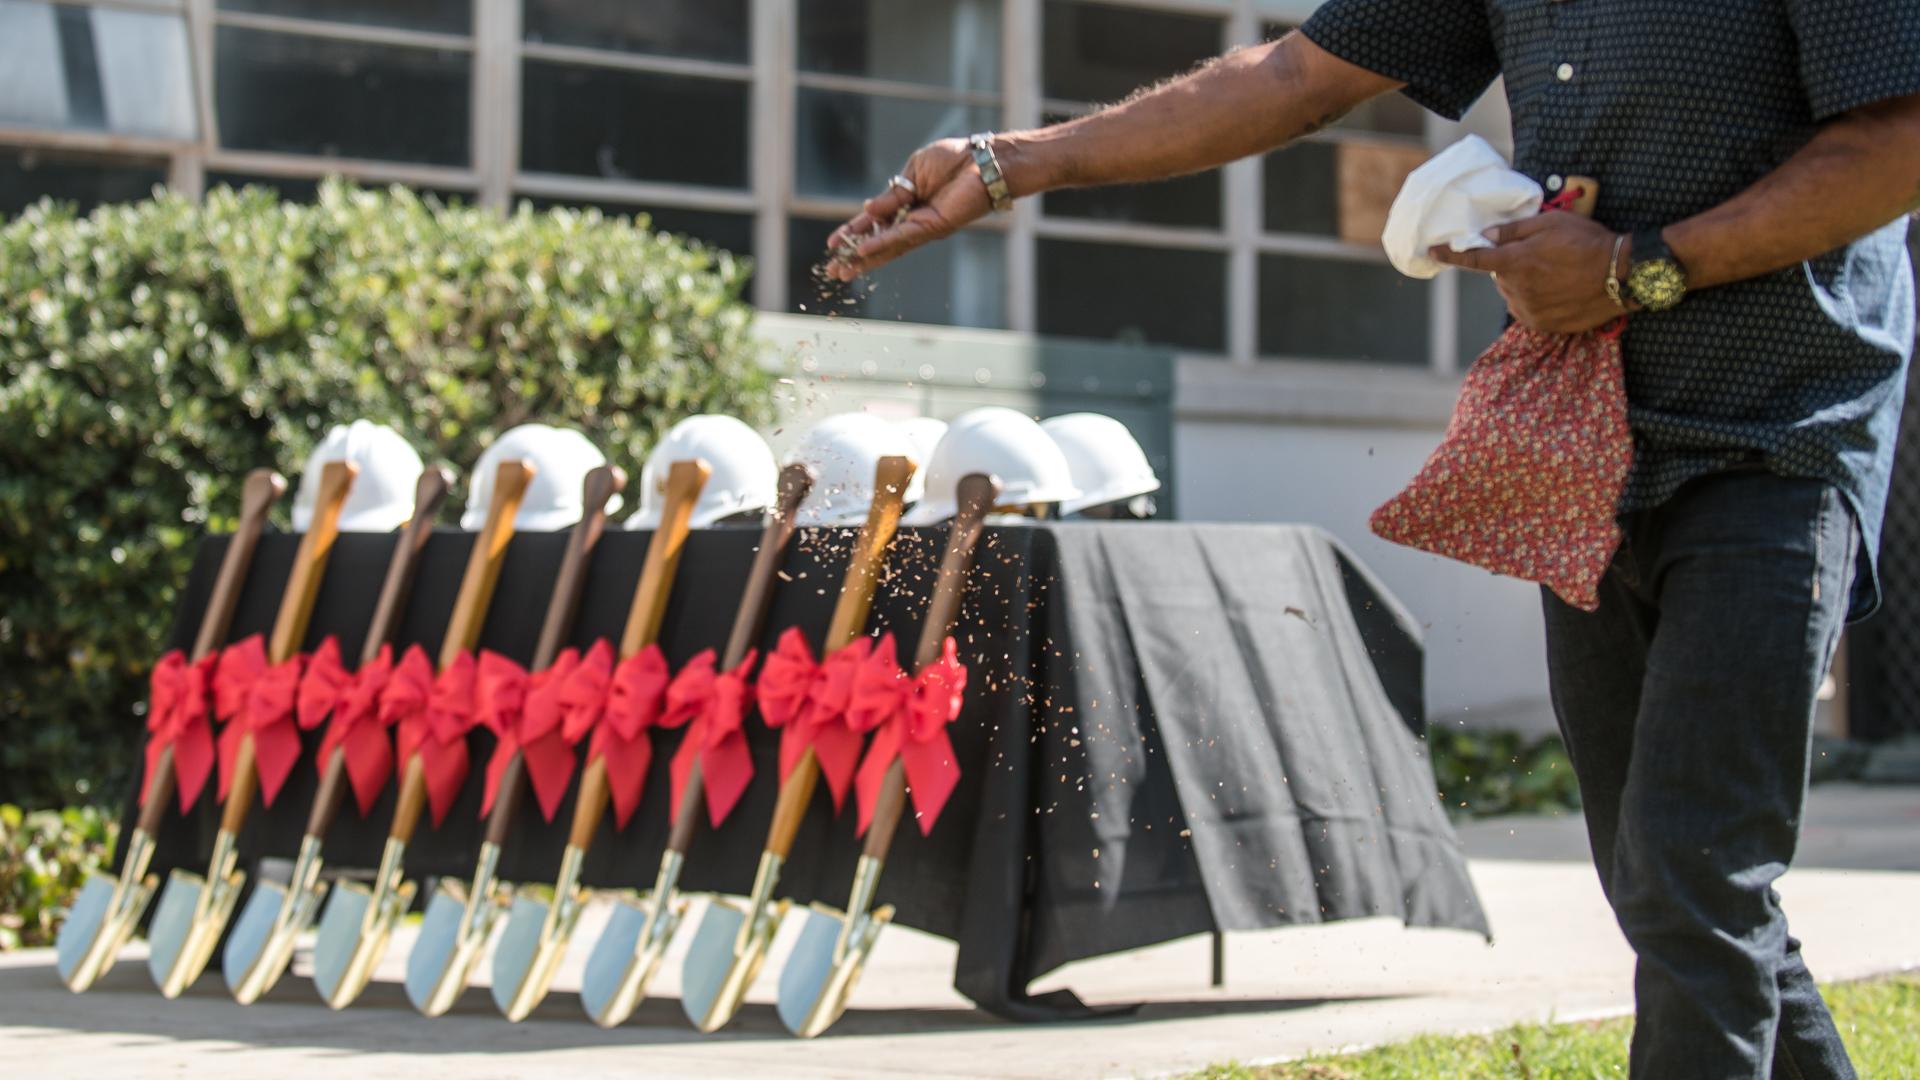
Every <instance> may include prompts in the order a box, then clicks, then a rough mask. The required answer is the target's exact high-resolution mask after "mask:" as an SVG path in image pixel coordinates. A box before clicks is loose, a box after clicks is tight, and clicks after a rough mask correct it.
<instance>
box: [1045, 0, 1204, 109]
mask: <svg viewBox="0 0 1920 1080" xmlns="http://www.w3.org/2000/svg"><path fill="white" fill-rule="evenodd" d="M1220 30H1221V26H1220V20H1219V19H1216V18H1210V17H1208V16H1204V15H1175V14H1171V13H1168V12H1160V11H1142V10H1140V9H1139V8H1130V7H1110V6H1108V5H1106V4H1087V3H1081V2H1079V0H1047V6H1046V13H1045V17H1044V24H1043V26H1042V29H1041V39H1042V48H1043V50H1044V51H1043V53H1042V56H1041V63H1042V66H1043V70H1042V76H1041V82H1042V84H1043V85H1044V86H1045V88H1046V96H1047V97H1050V98H1057V99H1060V100H1064V101H1113V100H1115V99H1118V98H1123V97H1125V96H1127V95H1128V94H1130V93H1132V92H1133V91H1134V90H1135V89H1136V88H1138V87H1141V86H1145V85H1146V84H1148V83H1151V82H1155V81H1157V80H1159V79H1163V78H1166V77H1167V76H1169V75H1178V74H1181V73H1183V72H1185V71H1188V70H1190V69H1192V68H1193V66H1194V65H1195V64H1198V63H1200V62H1201V61H1202V60H1206V59H1208V58H1209V57H1212V56H1217V55H1219V53H1220V48H1221V33H1220Z"/></svg>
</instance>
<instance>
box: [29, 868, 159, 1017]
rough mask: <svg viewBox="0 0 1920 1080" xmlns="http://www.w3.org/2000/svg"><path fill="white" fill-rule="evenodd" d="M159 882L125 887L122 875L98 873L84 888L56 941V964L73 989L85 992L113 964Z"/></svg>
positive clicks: (61, 975) (147, 881) (71, 908)
mask: <svg viewBox="0 0 1920 1080" xmlns="http://www.w3.org/2000/svg"><path fill="white" fill-rule="evenodd" d="M154 884H155V879H154V878H151V877H149V878H146V879H145V880H143V881H138V882H135V883H134V884H132V885H130V886H128V887H127V888H126V889H125V890H124V891H123V890H122V889H121V887H120V879H119V878H117V877H114V876H113V875H111V874H92V875H90V876H89V877H88V878H87V881H86V884H84V885H82V886H80V892H79V895H77V896H75V897H74V898H73V905H72V907H70V908H68V909H67V917H66V920H65V921H64V922H62V923H61V924H60V933H59V935H58V936H57V937H55V938H54V942H53V954H54V968H55V970H57V971H58V972H59V973H60V980H61V981H62V982H64V983H66V984H67V989H69V990H72V991H73V992H74V993H76V994H78V993H81V992H83V991H85V990H86V989H87V988H89V987H91V986H92V985H93V984H94V983H95V982H97V981H99V979H100V977H101V976H102V975H105V974H106V973H107V971H108V969H109V968H111V967H113V962H114V960H115V959H117V958H118V957H119V955H120V949H121V948H122V947H123V946H125V945H126V943H127V939H128V938H130V937H132V936H133V929H134V927H136V926H138V925H139V924H140V916H141V915H142V914H143V913H145V911H146V910H147V901H148V900H150V899H152V897H153V886H154Z"/></svg>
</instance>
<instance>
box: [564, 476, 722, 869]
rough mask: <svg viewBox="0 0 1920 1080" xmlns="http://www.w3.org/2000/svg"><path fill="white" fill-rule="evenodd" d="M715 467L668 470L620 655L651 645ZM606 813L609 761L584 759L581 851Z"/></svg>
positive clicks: (576, 831)
mask: <svg viewBox="0 0 1920 1080" xmlns="http://www.w3.org/2000/svg"><path fill="white" fill-rule="evenodd" d="M711 475H713V469H712V467H710V466H709V465H708V464H707V463H706V462H704V461H702V460H700V459H699V458H693V459H690V460H687V461H676V462H674V463H673V465H672V467H671V468H669V469H668V470H667V484H666V495H665V501H664V502H663V503H662V504H661V510H660V527H659V528H657V529H655V530H654V531H653V538H652V539H650V540H648V541H647V561H646V562H645V563H644V564H643V565H642V566H641V567H640V584H639V586H638V587H637V588H635V589H634V591H633V607H632V609H631V610H629V611H628V612H627V628H626V632H625V633H623V634H621V635H620V655H621V657H622V658H625V657H629V656H633V655H635V654H637V653H639V651H640V650H641V649H644V648H646V647H647V646H648V645H651V644H653V640H654V638H656V637H658V636H659V634H660V620H661V619H662V618H663V617H665V615H666V613H667V597H668V596H669V595H670V594H671V593H672V592H673V579H674V577H675V576H676V575H678V574H679V572H680V552H681V550H682V549H684V548H685V547H686V545H687V534H688V533H689V532H690V531H692V529H693V504H694V503H696V502H698V501H700V491H701V489H702V488H704V487H706V486H707V477H709V476H711ZM606 812H607V763H606V761H605V759H603V758H597V757H596V758H594V759H593V760H591V761H589V762H587V770H586V772H584V773H582V774H581V776H580V793H579V795H577V796H575V798H574V802H573V826H572V830H571V832H570V833H569V834H568V835H569V836H571V837H572V839H570V840H569V841H568V843H570V844H572V845H573V846H574V847H577V848H580V849H581V850H583V851H584V850H585V849H586V848H587V846H588V845H589V844H591V843H593V834H594V832H595V831H596V830H598V829H599V828H600V818H601V816H602V815H604V814H605V813H606Z"/></svg>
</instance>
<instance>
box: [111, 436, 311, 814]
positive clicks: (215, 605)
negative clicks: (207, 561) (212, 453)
mask: <svg viewBox="0 0 1920 1080" xmlns="http://www.w3.org/2000/svg"><path fill="white" fill-rule="evenodd" d="M286 493H287V481H286V479H285V478H284V477H282V476H281V475H280V474H279V473H277V472H274V471H273V470H272V469H255V470H253V471H252V472H250V473H248V474H247V479H246V482H245V484H243V485H242V486H241V489H240V522H239V525H238V526H237V527H235V529H234V531H233V536H232V537H230V538H229V539H228V540H227V550H226V553H225V554H224V555H222V556H221V557H220V573H219V575H218V576H217V577H215V578H214V581H213V595H212V596H211V597H210V598H209V599H208V601H207V610H206V612H205V613H204V614H202V615H201V616H200V632H199V633H198V634H197V635H195V636H194V639H193V659H194V660H195V661H196V662H197V661H200V660H204V659H206V658H207V657H208V656H209V655H211V654H212V653H213V651H214V650H215V649H218V648H219V647H220V646H221V645H223V644H225V643H226V640H227V629H228V628H229V627H231V626H232V625H233V612H234V609H236V608H237V607H239V606H240V587H241V586H242V585H244V584H246V580H247V571H248V570H249V569H250V568H251V567H252V566H253V553H254V550H255V549H256V548H258V547H259V546H260V533H261V532H262V531H264V530H265V529H266V527H267V514H268V512H270V511H271V510H272V509H273V504H274V503H275V502H278V501H279V499H280V497H281V496H282V495H285V494H286ZM173 786H174V772H173V748H172V747H171V746H169V747H167V748H166V749H165V750H162V751H161V752H160V758H159V760H157V761H155V762H154V763H153V776H152V778H151V779H149V780H148V781H147V798H146V801H145V802H143V803H141V804H140V820H139V821H138V822H136V823H135V826H134V827H135V828H137V829H139V830H140V831H141V832H144V833H146V834H147V835H149V836H151V835H153V834H155V833H157V832H158V831H159V829H160V823H161V822H162V821H164V820H165V819H166V816H167V804H169V803H171V802H172V801H173Z"/></svg>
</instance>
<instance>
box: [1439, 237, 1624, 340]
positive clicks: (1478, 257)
mask: <svg viewBox="0 0 1920 1080" xmlns="http://www.w3.org/2000/svg"><path fill="white" fill-rule="evenodd" d="M1487 237H1488V239H1490V240H1492V241H1493V242H1494V244H1495V245H1496V246H1495V247H1491V248H1481V249H1480V250H1478V251H1454V250H1452V249H1450V248H1448V247H1447V246H1446V245H1444V244H1442V245H1440V246H1438V247H1435V248H1433V249H1432V250H1431V251H1429V252H1428V254H1430V255H1432V256H1433V257H1434V259H1436V260H1438V261H1440V262H1443V263H1450V264H1452V265H1454V266H1459V267H1465V268H1466V269H1468V270H1479V271H1483V272H1485V273H1490V274H1492V275H1493V283H1494V285H1495V286H1497V287H1498V288H1499V289H1500V295H1501V296H1502V297H1505V298H1506V301H1507V310H1508V311H1510V312H1512V313H1513V317H1514V318H1515V319H1518V320H1519V321H1520V322H1521V324H1523V325H1525V326H1527V327H1530V328H1532V329H1534V330H1540V331H1544V332H1546V333H1551V334H1577V333H1580V332H1581V331H1583V330H1591V329H1593V328H1594V327H1596V326H1602V325H1604V324H1606V323H1607V322H1608V321H1609V320H1611V319H1613V318H1615V317H1617V316H1619V315H1620V308H1619V307H1618V306H1617V305H1615V304H1614V302H1613V300H1612V299H1611V298H1609V297H1608V296H1607V289H1606V281H1607V260H1608V259H1609V258H1611V257H1612V255H1613V243H1614V240H1615V238H1616V234H1615V233H1613V232H1612V231H1610V230H1608V229H1607V228H1605V227H1604V226H1601V225H1597V224H1595V223H1593V222H1592V221H1590V220H1588V219H1586V218H1583V217H1581V216H1580V215H1578V214H1570V213H1546V214H1541V215H1540V216H1539V217H1536V218H1529V219H1527V220H1526V221H1520V222H1515V223H1514V224H1512V225H1502V226H1499V227H1498V228H1495V229H1491V230H1489V231H1488V233H1487ZM1628 246H1630V245H1628ZM1627 255H1628V252H1627V251H1626V250H1625V249H1624V247H1623V249H1622V251H1621V263H1622V268H1623V269H1624V264H1625V262H1626V258H1627ZM1622 276H1623V278H1624V275H1622Z"/></svg>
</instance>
